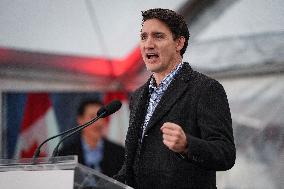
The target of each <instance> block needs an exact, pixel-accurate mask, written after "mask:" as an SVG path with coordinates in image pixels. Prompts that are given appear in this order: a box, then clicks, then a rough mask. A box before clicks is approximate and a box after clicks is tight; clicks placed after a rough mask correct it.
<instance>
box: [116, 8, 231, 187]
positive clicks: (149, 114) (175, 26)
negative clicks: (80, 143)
mask: <svg viewBox="0 0 284 189" xmlns="http://www.w3.org/2000/svg"><path fill="white" fill-rule="evenodd" d="M142 16H143V20H142V29H141V41H140V49H141V53H142V57H143V60H144V62H145V65H146V68H147V69H148V70H149V71H151V72H152V73H153V74H152V76H151V77H150V79H149V80H148V81H147V82H146V83H145V84H144V85H143V86H142V87H140V88H139V89H137V90H136V91H135V92H134V93H133V95H132V97H131V99H130V121H129V128H128V132H127V136H126V141H125V142H126V144H125V147H126V148H125V150H126V155H125V162H124V165H123V167H122V169H121V170H120V172H119V173H118V174H117V175H116V176H115V177H114V178H115V179H118V180H120V181H121V182H124V183H126V184H128V185H130V186H133V187H134V188H147V189H149V188H171V189H172V188H194V189H196V188H206V189H209V188H216V171H224V170H228V169H230V168H231V167H232V166H233V165H234V162H235V153H236V151H235V145H234V139H233V131H232V125H231V122H232V120H231V115H230V109H229V105H228V100H227V97H226V94H225V91H224V89H223V87H222V85H221V84H219V83H218V82H217V81H216V80H214V79H211V78H209V77H207V76H205V75H203V74H201V73H198V72H196V71H194V70H192V68H191V67H190V65H189V64H188V63H185V62H184V63H182V56H183V54H184V52H185V50H186V47H187V44H188V39H189V32H188V28H187V25H186V23H185V21H184V19H183V18H182V16H180V15H178V14H177V13H175V12H174V11H171V10H167V9H150V10H147V11H144V12H142Z"/></svg>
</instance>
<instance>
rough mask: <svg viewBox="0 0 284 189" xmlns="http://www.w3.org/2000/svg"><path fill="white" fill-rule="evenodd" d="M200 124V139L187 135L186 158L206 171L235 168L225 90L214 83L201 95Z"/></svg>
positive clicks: (198, 122) (198, 119)
mask: <svg viewBox="0 0 284 189" xmlns="http://www.w3.org/2000/svg"><path fill="white" fill-rule="evenodd" d="M197 124H198V125H197V126H198V127H199V129H200V134H201V137H200V138H199V137H195V136H192V135H187V142H188V153H187V158H188V159H189V160H191V161H192V162H193V163H195V164H198V165H199V166H201V167H203V168H204V169H207V170H214V171H223V170H228V169H230V168H231V167H233V165H234V163H235V159H236V149H235V144H234V137H233V129H232V119H231V113H230V108H229V104H228V100H227V96H226V93H225V91H224V88H223V86H222V85H221V84H220V83H219V82H217V81H215V80H210V81H209V82H208V83H207V84H206V85H205V87H203V89H202V91H201V94H200V98H199V101H198V105H197Z"/></svg>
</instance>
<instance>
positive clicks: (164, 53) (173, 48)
mask: <svg viewBox="0 0 284 189" xmlns="http://www.w3.org/2000/svg"><path fill="white" fill-rule="evenodd" d="M180 46H181V44H180V43H179V40H174V39H173V34H172V32H171V31H170V29H169V28H168V27H167V25H166V24H164V23H163V22H161V21H160V20H158V19H149V20H146V21H145V22H144V24H143V26H142V29H141V40H140V49H141V53H142V57H143V60H144V62H145V64H146V68H147V70H149V71H151V72H154V73H156V74H162V75H166V74H168V73H169V72H170V71H171V70H172V69H173V68H174V66H175V65H176V64H177V62H179V61H180V53H179V52H180V49H181V48H182V47H181V48H180ZM182 46H183V44H182Z"/></svg>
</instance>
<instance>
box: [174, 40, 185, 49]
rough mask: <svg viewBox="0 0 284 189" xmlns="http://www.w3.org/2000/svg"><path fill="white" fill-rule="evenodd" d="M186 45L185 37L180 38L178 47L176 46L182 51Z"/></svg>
mask: <svg viewBox="0 0 284 189" xmlns="http://www.w3.org/2000/svg"><path fill="white" fill-rule="evenodd" d="M184 43H185V38H184V37H183V36H180V37H179V38H178V39H177V46H176V49H177V51H181V49H182V48H183V47H184Z"/></svg>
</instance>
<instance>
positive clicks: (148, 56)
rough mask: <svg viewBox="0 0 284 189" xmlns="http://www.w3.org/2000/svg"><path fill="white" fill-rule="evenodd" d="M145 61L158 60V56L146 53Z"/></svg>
mask: <svg viewBox="0 0 284 189" xmlns="http://www.w3.org/2000/svg"><path fill="white" fill-rule="evenodd" d="M146 57H147V59H149V60H151V59H154V58H159V55H158V54H157V53H146Z"/></svg>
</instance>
